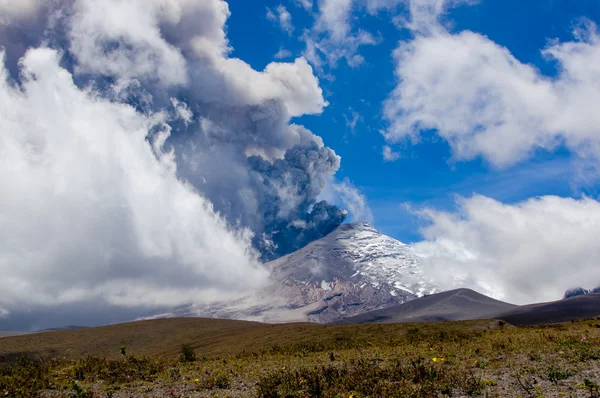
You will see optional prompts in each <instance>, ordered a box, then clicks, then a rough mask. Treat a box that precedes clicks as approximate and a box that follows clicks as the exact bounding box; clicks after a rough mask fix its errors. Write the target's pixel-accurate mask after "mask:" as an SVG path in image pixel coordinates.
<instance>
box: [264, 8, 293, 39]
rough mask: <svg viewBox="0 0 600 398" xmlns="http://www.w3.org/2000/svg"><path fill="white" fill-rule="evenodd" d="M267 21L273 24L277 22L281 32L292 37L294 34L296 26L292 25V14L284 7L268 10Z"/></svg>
mask: <svg viewBox="0 0 600 398" xmlns="http://www.w3.org/2000/svg"><path fill="white" fill-rule="evenodd" d="M267 19H268V20H269V21H272V22H277V23H278V24H279V27H280V28H281V30H283V31H284V32H286V33H287V34H288V35H291V34H292V33H293V32H294V25H293V24H292V14H290V12H289V11H288V10H287V8H285V6H283V5H282V4H280V5H278V6H277V8H276V9H275V10H272V9H270V8H267Z"/></svg>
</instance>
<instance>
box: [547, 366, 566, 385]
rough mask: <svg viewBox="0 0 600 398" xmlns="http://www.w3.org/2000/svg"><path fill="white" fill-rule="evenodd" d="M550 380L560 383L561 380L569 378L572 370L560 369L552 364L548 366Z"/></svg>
mask: <svg viewBox="0 0 600 398" xmlns="http://www.w3.org/2000/svg"><path fill="white" fill-rule="evenodd" d="M547 374H548V380H550V381H551V382H552V383H554V384H558V382H559V381H560V380H567V379H568V378H569V377H571V372H569V371H568V370H562V369H559V368H558V367H556V366H550V367H549V368H548V372H547Z"/></svg>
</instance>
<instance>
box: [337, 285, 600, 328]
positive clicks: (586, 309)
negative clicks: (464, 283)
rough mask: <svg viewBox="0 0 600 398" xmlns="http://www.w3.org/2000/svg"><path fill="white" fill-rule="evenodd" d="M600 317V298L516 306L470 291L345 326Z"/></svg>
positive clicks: (423, 300)
mask: <svg viewBox="0 0 600 398" xmlns="http://www.w3.org/2000/svg"><path fill="white" fill-rule="evenodd" d="M596 316H600V294H597V293H589V294H584V295H580V296H575V297H571V298H567V299H562V300H558V301H553V302H549V303H539V304H531V305H524V306H516V305H512V304H508V303H504V302H502V301H498V300H494V299H492V298H490V297H487V296H484V295H483V294H480V293H477V292H475V291H473V290H470V289H458V290H451V291H448V292H443V293H438V294H432V295H431V296H426V297H422V298H419V299H416V300H413V301H409V302H408V303H404V304H400V305H396V306H392V307H388V308H384V309H381V310H376V311H371V312H367V313H365V314H360V315H357V316H353V317H349V318H346V319H344V320H343V321H341V323H352V324H371V323H405V322H440V321H460V320H474V319H499V320H504V321H506V322H509V323H510V324H512V325H515V326H524V325H537V324H547V323H560V322H569V321H571V320H581V319H586V318H593V317H596Z"/></svg>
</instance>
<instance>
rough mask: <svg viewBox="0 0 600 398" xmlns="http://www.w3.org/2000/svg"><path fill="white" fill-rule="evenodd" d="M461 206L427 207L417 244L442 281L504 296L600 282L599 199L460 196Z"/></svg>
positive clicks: (550, 293)
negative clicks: (452, 208) (507, 200)
mask: <svg viewBox="0 0 600 398" xmlns="http://www.w3.org/2000/svg"><path fill="white" fill-rule="evenodd" d="M458 205H459V211H458V212H456V213H447V212H439V211H434V210H431V209H427V210H424V211H423V212H422V213H421V215H422V216H423V217H424V218H425V219H426V220H427V221H429V222H430V223H431V224H430V225H429V226H428V227H426V228H424V230H423V233H424V237H425V239H426V240H425V241H423V242H420V243H417V244H415V245H414V247H415V249H416V250H417V251H419V252H421V253H423V254H424V255H426V257H427V258H426V259H425V260H424V263H423V264H424V265H423V266H424V269H425V271H426V272H428V273H429V274H430V276H431V277H435V279H436V280H439V281H442V282H445V284H446V285H445V287H447V288H453V287H460V286H468V287H471V288H475V289H478V290H480V291H487V292H491V293H493V294H494V296H496V297H497V298H500V299H505V300H508V301H511V302H515V303H521V304H522V303H530V302H539V301H548V300H557V299H560V298H561V296H562V293H563V292H564V290H565V289H567V288H570V287H574V286H580V285H582V286H584V287H588V288H592V287H595V286H597V285H600V267H598V262H597V259H598V258H599V256H600V246H599V245H598V242H597V239H596V238H597V236H598V234H599V233H600V202H598V201H596V200H594V199H590V198H583V199H579V200H577V199H571V198H559V197H555V196H545V197H541V198H534V199H529V200H526V201H524V202H521V203H515V204H503V203H500V202H497V201H495V200H493V199H490V198H487V197H483V196H478V195H476V196H473V197H472V198H468V199H462V198H461V199H459V201H458Z"/></svg>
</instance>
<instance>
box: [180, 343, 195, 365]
mask: <svg viewBox="0 0 600 398" xmlns="http://www.w3.org/2000/svg"><path fill="white" fill-rule="evenodd" d="M179 360H180V361H181V362H195V361H196V351H194V347H192V346H191V345H190V344H182V345H181V350H180V351H179Z"/></svg>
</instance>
